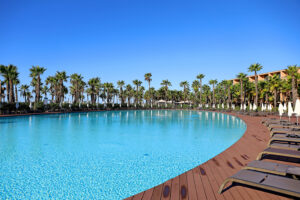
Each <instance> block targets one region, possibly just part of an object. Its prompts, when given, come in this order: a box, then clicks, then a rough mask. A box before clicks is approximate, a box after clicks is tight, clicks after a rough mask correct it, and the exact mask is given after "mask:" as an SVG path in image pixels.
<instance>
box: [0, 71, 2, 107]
mask: <svg viewBox="0 0 300 200" xmlns="http://www.w3.org/2000/svg"><path fill="white" fill-rule="evenodd" d="M0 69H1V67H0ZM1 102H2V81H1V80H0V103H1Z"/></svg>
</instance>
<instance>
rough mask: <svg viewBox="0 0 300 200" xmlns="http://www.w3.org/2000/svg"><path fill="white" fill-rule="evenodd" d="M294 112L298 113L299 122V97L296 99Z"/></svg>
mask: <svg viewBox="0 0 300 200" xmlns="http://www.w3.org/2000/svg"><path fill="white" fill-rule="evenodd" d="M294 113H295V114H296V117H297V124H298V117H299V116H300V100H299V99H297V100H296V104H295V110H294Z"/></svg>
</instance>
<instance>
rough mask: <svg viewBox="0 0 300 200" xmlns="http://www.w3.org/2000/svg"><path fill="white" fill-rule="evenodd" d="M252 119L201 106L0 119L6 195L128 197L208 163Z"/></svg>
mask: <svg viewBox="0 0 300 200" xmlns="http://www.w3.org/2000/svg"><path fill="white" fill-rule="evenodd" d="M245 130H246V124H245V123H244V122H243V121H242V120H240V119H239V118H236V117H234V116H230V115H225V114H221V113H211V112H198V111H171V110H168V111H167V110H153V111H103V112H89V113H72V114H52V115H40V116H24V117H8V118H0V174H1V175H0V199H122V198H126V197H128V196H131V195H134V194H136V193H139V192H141V191H143V190H146V189H149V188H151V187H153V186H156V185H158V184H160V183H162V182H164V181H166V180H168V179H170V178H173V177H175V176H177V175H179V174H181V173H183V172H185V171H187V170H189V169H192V168H194V167H196V166H197V165H199V164H201V163H203V162H205V161H207V160H209V159H210V158H212V157H214V156H215V155H217V154H219V153H221V152H222V151H224V150H225V149H226V148H228V147H229V146H231V145H232V144H233V143H235V142H236V141H237V140H238V139H239V138H240V137H241V136H242V135H243V133H244V132H245Z"/></svg>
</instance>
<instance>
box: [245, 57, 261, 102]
mask: <svg viewBox="0 0 300 200" xmlns="http://www.w3.org/2000/svg"><path fill="white" fill-rule="evenodd" d="M262 68H263V67H262V66H261V65H260V64H259V63H255V64H252V65H250V67H249V68H248V71H249V72H254V76H255V105H258V76H257V72H258V71H260V70H261V69H262Z"/></svg>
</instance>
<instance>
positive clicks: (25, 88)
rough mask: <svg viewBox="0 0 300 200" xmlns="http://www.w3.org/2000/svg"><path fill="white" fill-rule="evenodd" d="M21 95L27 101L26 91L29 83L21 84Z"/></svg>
mask: <svg viewBox="0 0 300 200" xmlns="http://www.w3.org/2000/svg"><path fill="white" fill-rule="evenodd" d="M20 90H21V96H23V98H24V100H25V102H27V92H28V91H29V85H21V87H20Z"/></svg>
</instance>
